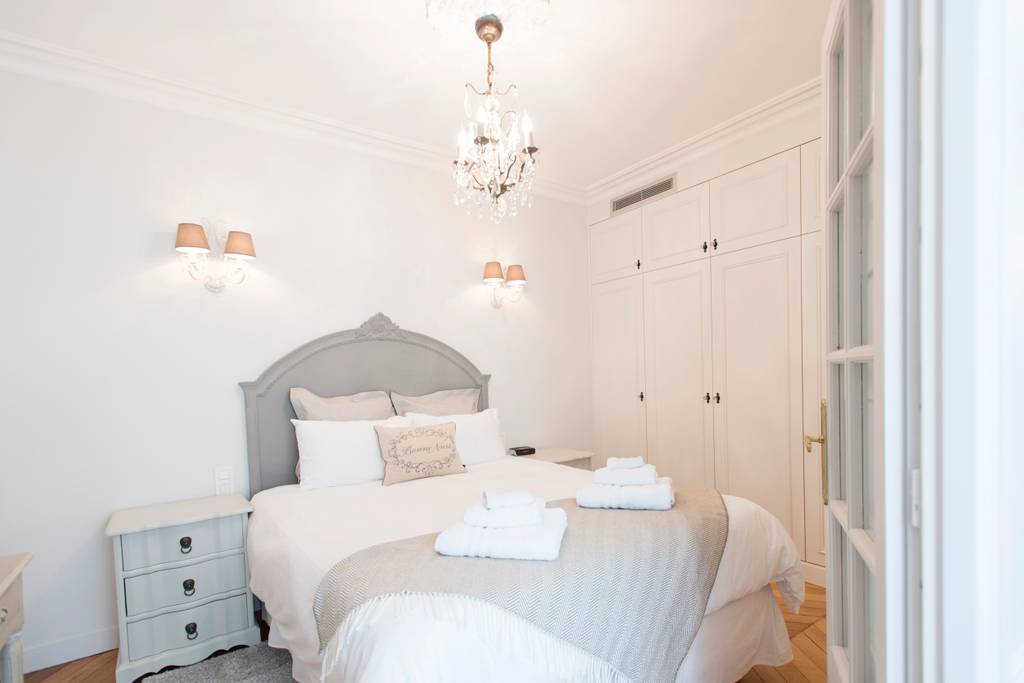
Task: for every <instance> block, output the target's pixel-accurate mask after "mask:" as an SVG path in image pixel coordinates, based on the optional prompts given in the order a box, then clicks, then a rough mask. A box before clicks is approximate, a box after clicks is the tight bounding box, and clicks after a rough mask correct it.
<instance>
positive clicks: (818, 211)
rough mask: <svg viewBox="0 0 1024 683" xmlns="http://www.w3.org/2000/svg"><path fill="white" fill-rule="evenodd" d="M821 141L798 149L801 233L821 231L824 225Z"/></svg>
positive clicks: (823, 181) (823, 171)
mask: <svg viewBox="0 0 1024 683" xmlns="http://www.w3.org/2000/svg"><path fill="white" fill-rule="evenodd" d="M823 160H824V157H823V155H822V144H821V139H818V140H813V141H811V142H808V143H807V144H806V145H802V146H801V147H800V207H801V208H800V210H801V214H802V217H803V220H802V221H801V232H803V233H804V234H807V233H809V232H814V231H815V230H821V228H822V226H823V225H824V223H825V218H824V216H825V211H824V206H825V198H824V196H823V195H824V193H825V167H824V166H822V161H823Z"/></svg>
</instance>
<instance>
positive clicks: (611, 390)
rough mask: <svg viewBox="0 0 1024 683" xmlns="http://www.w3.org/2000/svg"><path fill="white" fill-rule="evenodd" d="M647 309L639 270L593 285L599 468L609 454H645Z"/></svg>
mask: <svg viewBox="0 0 1024 683" xmlns="http://www.w3.org/2000/svg"><path fill="white" fill-rule="evenodd" d="M643 315H644V308H643V280H642V278H641V277H640V276H634V277H628V278H622V279H619V280H613V281H611V282H606V283H603V284H600V285H595V286H594V287H592V288H591V310H590V316H591V340H592V341H591V345H592V348H591V357H592V363H593V372H592V375H593V381H594V386H593V406H594V427H595V428H594V436H595V441H596V444H595V446H596V456H595V465H594V467H595V469H596V468H597V467H603V466H604V463H605V461H606V460H607V458H609V457H620V458H622V457H632V456H636V455H642V456H645V457H646V452H647V449H646V434H645V430H646V418H645V409H644V402H643V401H642V400H641V399H640V394H641V392H643V391H644V349H643V343H644V342H643V329H644V319H643ZM645 398H646V397H645Z"/></svg>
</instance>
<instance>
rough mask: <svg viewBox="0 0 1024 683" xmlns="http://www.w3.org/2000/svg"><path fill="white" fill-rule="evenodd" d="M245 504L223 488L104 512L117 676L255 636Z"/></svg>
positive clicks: (250, 641)
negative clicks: (113, 588)
mask: <svg viewBox="0 0 1024 683" xmlns="http://www.w3.org/2000/svg"><path fill="white" fill-rule="evenodd" d="M251 511H252V506H251V505H250V504H249V501H247V500H246V499H245V498H243V497H242V496H239V495H230V496H214V497H211V498H198V499H196V500H187V501H182V502H179V503H167V504H164V505H149V506H146V507H139V508H132V509H130V510H121V511H119V512H115V513H114V514H113V515H111V517H110V521H109V522H108V523H107V536H111V537H113V539H114V568H115V571H116V574H117V576H116V580H117V620H118V625H119V631H120V636H121V649H120V651H119V652H118V659H117V683H130V681H133V680H135V679H136V678H138V677H139V676H141V675H143V674H146V673H151V672H155V671H159V670H160V669H162V668H163V667H165V666H170V665H176V666H183V665H186V664H194V663H195V662H199V661H202V660H203V659H206V658H207V657H208V656H210V655H211V654H213V653H214V652H216V651H217V650H225V649H228V648H231V647H235V646H236V645H255V644H257V643H259V642H260V632H259V627H258V626H257V625H256V620H255V617H254V615H253V603H252V593H251V592H250V591H249V571H248V567H247V565H246V561H245V531H246V526H247V524H248V521H249V513H250V512H251Z"/></svg>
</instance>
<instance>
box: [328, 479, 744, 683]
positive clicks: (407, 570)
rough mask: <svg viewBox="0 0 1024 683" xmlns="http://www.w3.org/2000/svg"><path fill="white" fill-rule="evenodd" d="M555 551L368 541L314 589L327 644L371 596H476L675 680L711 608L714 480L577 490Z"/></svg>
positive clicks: (638, 677) (719, 530) (649, 677)
mask: <svg viewBox="0 0 1024 683" xmlns="http://www.w3.org/2000/svg"><path fill="white" fill-rule="evenodd" d="M548 505H549V506H550V507H561V508H564V509H565V512H566V514H567V515H568V518H569V526H568V529H566V532H565V537H564V538H563V540H562V550H561V553H560V554H559V557H558V559H557V560H555V561H553V562H534V561H520V560H490V559H480V558H462V557H444V556H442V555H439V554H438V553H436V552H435V551H434V539H435V538H436V534H429V535H426V536H418V537H416V538H408V539H403V540H400V541H393V542H391V543H384V544H381V545H377V546H373V547H371V548H366V549H364V550H361V551H359V552H357V553H355V554H353V555H351V556H349V557H347V558H346V559H344V560H342V561H341V562H339V563H338V564H336V565H335V566H334V568H333V569H331V571H329V572H328V573H327V575H326V576H324V578H323V580H322V581H321V582H320V587H319V588H318V589H317V593H316V598H315V600H314V609H313V611H314V614H315V615H316V621H317V630H318V632H319V636H320V647H321V649H323V648H324V647H326V645H327V643H328V642H329V641H330V639H331V638H332V637H333V636H334V634H335V633H336V632H337V630H338V628H339V627H340V626H341V624H342V622H343V621H344V620H345V617H346V616H347V615H348V614H349V613H350V612H351V611H352V610H354V609H355V608H357V607H359V606H360V605H361V604H363V603H365V602H367V601H368V600H371V599H373V598H376V597H379V596H384V595H395V594H402V593H443V594H455V595H463V596H469V597H473V598H477V599H480V600H483V601H486V602H488V603H491V604H492V605H495V606H497V607H500V608H502V609H504V610H507V611H508V612H511V613H512V614H515V615H518V616H519V617H522V618H524V619H526V620H527V621H529V622H531V623H532V624H534V625H535V626H537V627H538V628H540V629H542V630H544V631H546V632H548V633H549V634H552V635H554V636H556V637H558V638H561V639H562V640H564V641H566V642H568V643H571V644H572V645H575V646H576V647H578V648H580V649H582V650H584V651H586V652H589V653H590V654H592V655H594V656H595V657H597V658H599V659H601V660H603V661H605V662H607V663H608V664H610V665H611V666H612V667H614V668H615V669H616V670H617V671H618V672H620V673H621V674H622V675H624V676H625V677H627V678H629V679H632V680H633V681H644V682H646V681H651V682H652V683H653V682H656V681H666V682H667V681H673V680H675V676H676V672H677V671H678V669H679V666H680V664H681V663H682V661H683V658H685V657H686V653H687V652H688V651H689V649H690V645H691V644H692V643H693V639H694V637H696V635H697V629H698V628H700V623H701V619H702V618H703V617H704V610H705V609H706V608H707V603H708V597H709V596H710V595H711V587H712V586H713V585H714V583H715V577H716V576H717V574H718V565H719V563H720V562H721V560H722V552H723V551H724V550H725V541H726V537H727V535H728V532H729V518H728V513H727V512H726V508H725V503H724V502H723V501H722V496H721V495H720V494H719V493H718V492H717V491H691V492H687V493H685V494H683V495H679V494H677V495H676V505H675V507H673V508H672V509H671V510H667V511H664V512H654V511H638V510H590V509H583V508H580V507H577V505H576V501H575V500H561V501H555V502H552V503H549V504H548Z"/></svg>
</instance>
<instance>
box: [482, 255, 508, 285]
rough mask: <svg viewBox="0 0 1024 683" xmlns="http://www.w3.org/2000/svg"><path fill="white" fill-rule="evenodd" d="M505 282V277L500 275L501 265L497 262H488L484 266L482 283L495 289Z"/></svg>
mask: <svg viewBox="0 0 1024 683" xmlns="http://www.w3.org/2000/svg"><path fill="white" fill-rule="evenodd" d="M504 281H505V277H504V276H503V275H502V274H501V263H499V262H498V261H488V262H487V263H486V264H484V282H486V283H487V284H489V285H491V286H492V287H497V286H498V285H500V284H501V283H502V282H504Z"/></svg>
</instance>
